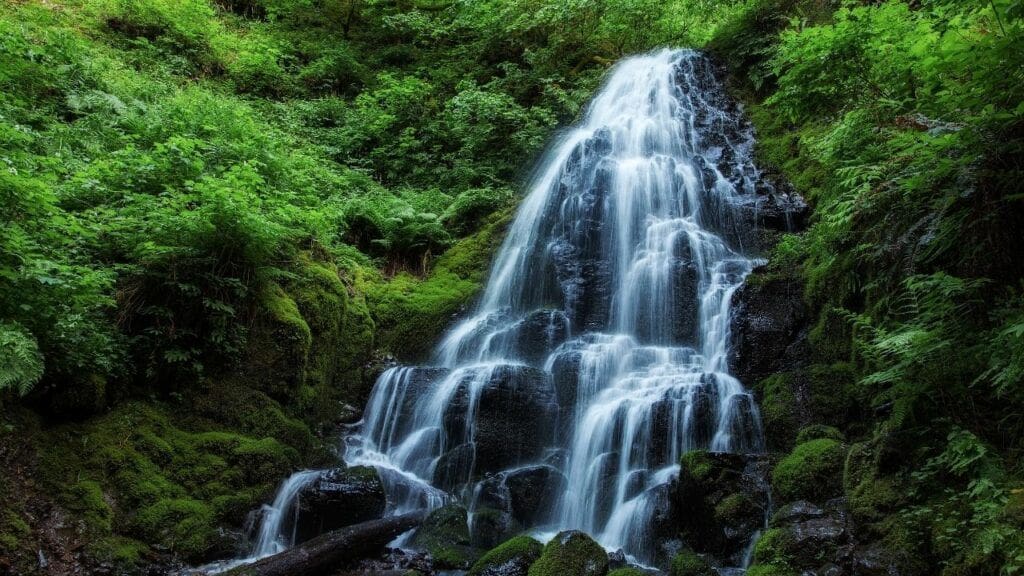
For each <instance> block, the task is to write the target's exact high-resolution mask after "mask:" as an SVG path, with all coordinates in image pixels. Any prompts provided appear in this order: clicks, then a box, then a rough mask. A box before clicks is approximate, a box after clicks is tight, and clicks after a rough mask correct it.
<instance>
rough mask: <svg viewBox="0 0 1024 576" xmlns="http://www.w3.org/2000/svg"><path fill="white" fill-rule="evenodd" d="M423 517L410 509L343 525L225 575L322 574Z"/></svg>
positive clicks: (374, 550)
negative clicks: (408, 512)
mask: <svg viewBox="0 0 1024 576" xmlns="http://www.w3.org/2000/svg"><path fill="white" fill-rule="evenodd" d="M425 517H426V512H412V513H410V514H403V515H401V516H391V517H388V518H381V519H379V520H370V521H369V522H363V523H361V524H355V525H352V526H346V527H345V528H341V529H339V530H334V531H333V532H328V533H326V534H321V535H320V536H317V537H316V538H313V539H312V540H309V541H307V542H303V543H302V544H299V545H298V546H295V547H292V548H289V549H287V550H285V551H284V552H281V553H278V554H274V555H273V556H267V557H266V558H263V559H261V560H257V561H256V562H253V563H252V564H246V565H244V566H238V567H237V568H233V569H231V570H228V571H227V572H226V573H225V576H295V575H297V574H301V575H302V576H315V575H320V574H325V573H327V572H330V571H332V570H336V569H338V568H341V567H344V566H345V565H346V564H349V563H351V562H355V561H358V560H362V559H364V558H371V557H374V556H377V555H379V554H380V553H381V552H383V551H384V548H385V547H386V546H387V544H388V542H391V541H392V540H394V539H395V538H396V537H398V535H399V534H401V533H403V532H406V531H408V530H411V529H413V528H415V527H416V526H418V525H419V524H420V523H421V522H423V519H424V518H425Z"/></svg>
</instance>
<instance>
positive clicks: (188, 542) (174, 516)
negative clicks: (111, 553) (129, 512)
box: [133, 498, 216, 558]
mask: <svg viewBox="0 0 1024 576" xmlns="http://www.w3.org/2000/svg"><path fill="white" fill-rule="evenodd" d="M214 520H215V517H214V513H213V510H212V509H211V508H210V506H208V505H206V504H204V503H202V502H199V501H197V500H193V499H191V498H170V499H165V500H159V501H157V502H155V503H154V504H151V505H149V506H145V507H143V508H142V509H140V510H139V512H138V514H137V515H136V517H135V521H134V523H133V524H134V526H135V528H136V530H137V532H136V534H138V536H140V537H141V539H143V540H145V541H146V542H155V543H160V544H162V545H163V546H166V547H167V548H169V549H171V550H174V551H176V552H178V553H180V554H182V555H184V556H185V557H187V558H197V557H200V556H201V555H202V554H203V553H205V552H206V551H207V550H208V549H209V547H210V544H211V542H212V540H213V539H214V536H215V530H216V526H215V523H214Z"/></svg>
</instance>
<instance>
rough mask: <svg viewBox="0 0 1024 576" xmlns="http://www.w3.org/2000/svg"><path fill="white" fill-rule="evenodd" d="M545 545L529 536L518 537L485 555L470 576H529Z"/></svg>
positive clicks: (471, 569) (478, 561)
mask: <svg viewBox="0 0 1024 576" xmlns="http://www.w3.org/2000/svg"><path fill="white" fill-rule="evenodd" d="M543 551H544V545H543V544H541V543H540V542H538V541H536V540H534V539H533V538H530V537H529V536H516V537H515V538H512V539H510V540H508V541H506V542H505V543H503V544H501V545H499V546H497V547H496V548H494V549H492V550H491V551H489V552H487V553H486V554H484V556H483V557H482V558H480V559H479V560H477V561H476V563H475V564H473V567H472V568H470V570H469V574H468V576H527V573H528V571H529V569H530V565H532V564H533V563H534V562H536V561H537V559H538V558H540V556H541V553H543Z"/></svg>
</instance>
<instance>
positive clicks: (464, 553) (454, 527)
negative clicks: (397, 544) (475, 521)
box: [412, 504, 478, 570]
mask: <svg viewBox="0 0 1024 576" xmlns="http://www.w3.org/2000/svg"><path fill="white" fill-rule="evenodd" d="M412 544H413V546H416V547H418V548H422V549H424V550H426V551H427V552H429V553H430V556H431V557H432V558H433V560H434V565H436V566H437V567H439V568H450V569H461V570H465V569H466V568H468V567H469V566H470V565H471V564H472V563H473V562H474V561H476V559H477V555H478V553H477V551H476V550H475V549H473V548H472V547H471V545H470V538H469V522H468V515H467V513H466V509H465V508H463V507H461V506H458V505H456V504H449V505H447V506H443V507H441V508H438V509H437V510H434V511H433V512H431V513H430V515H429V516H427V519H426V520H424V521H423V524H422V525H421V526H420V527H419V529H417V530H416V534H414V535H413V538H412Z"/></svg>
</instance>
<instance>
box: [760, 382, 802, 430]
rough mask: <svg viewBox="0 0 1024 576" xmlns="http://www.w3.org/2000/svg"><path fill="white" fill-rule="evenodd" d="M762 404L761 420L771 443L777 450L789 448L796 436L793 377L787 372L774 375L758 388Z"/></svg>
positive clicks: (795, 403)
mask: <svg viewBox="0 0 1024 576" xmlns="http://www.w3.org/2000/svg"><path fill="white" fill-rule="evenodd" d="M756 390H757V392H758V396H759V397H760V402H761V418H762V419H763V421H764V428H765V430H766V432H767V434H768V437H769V438H768V440H769V443H770V444H772V445H773V446H774V447H777V448H783V449H786V448H789V447H790V446H792V445H793V437H794V435H795V434H796V426H797V418H796V414H795V413H794V407H795V406H796V405H797V402H796V396H795V394H794V393H793V375H792V374H790V373H787V372H783V373H779V374H773V375H771V376H769V377H767V378H765V379H764V380H761V382H759V383H758V384H757V386H756Z"/></svg>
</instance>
